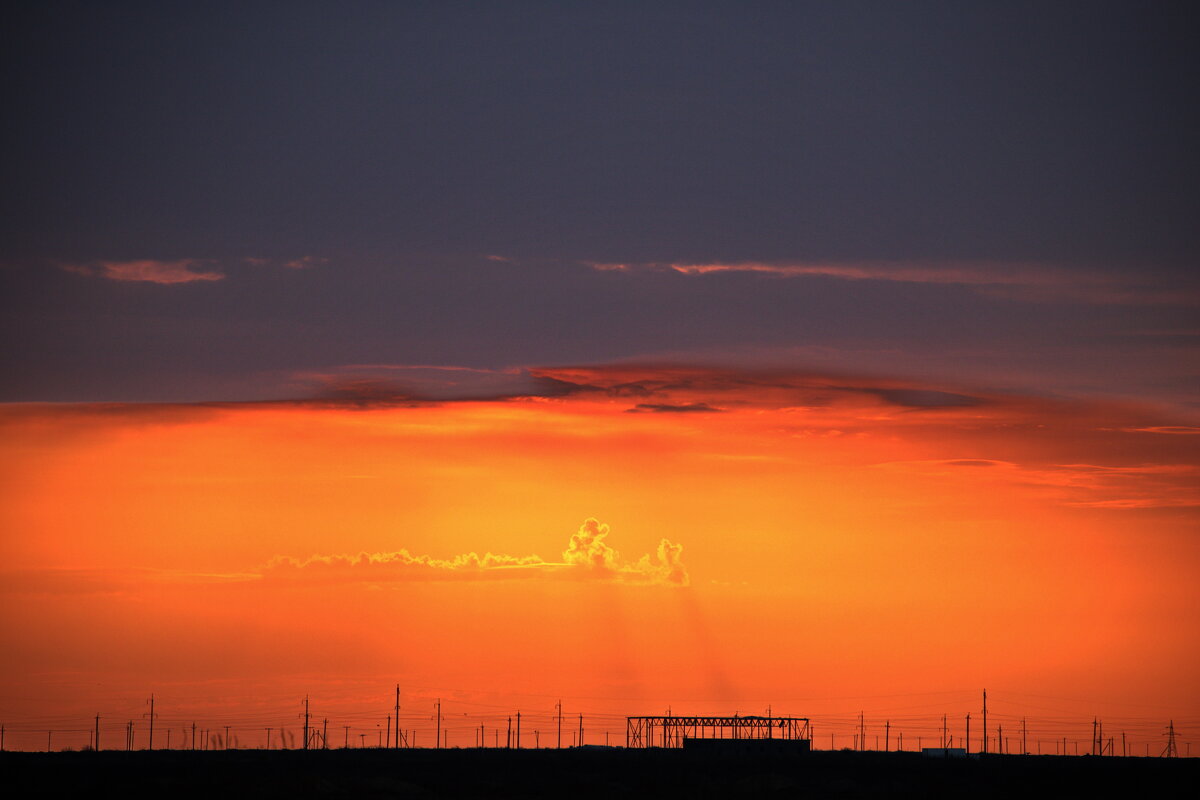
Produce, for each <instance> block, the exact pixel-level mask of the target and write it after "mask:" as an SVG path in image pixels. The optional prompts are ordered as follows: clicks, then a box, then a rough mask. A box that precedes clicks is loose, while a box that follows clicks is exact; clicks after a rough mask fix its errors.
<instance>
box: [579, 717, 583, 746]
mask: <svg viewBox="0 0 1200 800" xmlns="http://www.w3.org/2000/svg"><path fill="white" fill-rule="evenodd" d="M579 746H580V747H583V714H580V715H579Z"/></svg>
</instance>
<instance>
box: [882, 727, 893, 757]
mask: <svg viewBox="0 0 1200 800" xmlns="http://www.w3.org/2000/svg"><path fill="white" fill-rule="evenodd" d="M891 749H892V721H891V720H890V719H889V720H885V721H884V723H883V752H885V753H887V752H890V751H891Z"/></svg>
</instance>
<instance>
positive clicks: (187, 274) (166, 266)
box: [62, 259, 225, 285]
mask: <svg viewBox="0 0 1200 800" xmlns="http://www.w3.org/2000/svg"><path fill="white" fill-rule="evenodd" d="M206 263H207V262H205V261H201V260H199V259H180V260H178V261H156V260H153V259H142V260H139V261H98V262H95V263H91V264H64V265H63V266H62V268H63V269H64V270H66V271H67V272H74V273H75V274H77V275H86V276H89V277H96V278H107V279H108V280H111V281H131V282H138V283H157V284H161V285H173V284H178V283H194V282H196V281H219V280H223V279H224V278H225V274H224V273H221V272H215V271H213V270H211V269H199V267H201V266H203V265H204V264H206Z"/></svg>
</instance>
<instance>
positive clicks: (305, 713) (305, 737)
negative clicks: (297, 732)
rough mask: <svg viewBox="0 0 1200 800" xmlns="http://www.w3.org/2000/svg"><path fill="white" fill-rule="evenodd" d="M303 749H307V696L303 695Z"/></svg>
mask: <svg viewBox="0 0 1200 800" xmlns="http://www.w3.org/2000/svg"><path fill="white" fill-rule="evenodd" d="M304 749H305V750H307V749H308V695H304Z"/></svg>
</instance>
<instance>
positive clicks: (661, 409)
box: [626, 403, 721, 414]
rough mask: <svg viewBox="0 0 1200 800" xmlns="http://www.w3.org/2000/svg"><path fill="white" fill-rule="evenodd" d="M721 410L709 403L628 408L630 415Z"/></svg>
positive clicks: (649, 405)
mask: <svg viewBox="0 0 1200 800" xmlns="http://www.w3.org/2000/svg"><path fill="white" fill-rule="evenodd" d="M720 410H721V409H719V408H713V407H712V406H710V405H709V404H708V403H681V404H679V405H674V404H672V403H638V404H637V405H636V406H634V407H633V408H628V409H626V411H628V412H629V413H630V414H637V413H645V412H650V413H654V414H678V413H681V412H682V413H689V412H697V411H699V412H710V413H711V412H719V411H720Z"/></svg>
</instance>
